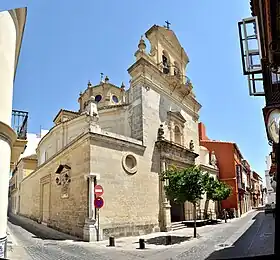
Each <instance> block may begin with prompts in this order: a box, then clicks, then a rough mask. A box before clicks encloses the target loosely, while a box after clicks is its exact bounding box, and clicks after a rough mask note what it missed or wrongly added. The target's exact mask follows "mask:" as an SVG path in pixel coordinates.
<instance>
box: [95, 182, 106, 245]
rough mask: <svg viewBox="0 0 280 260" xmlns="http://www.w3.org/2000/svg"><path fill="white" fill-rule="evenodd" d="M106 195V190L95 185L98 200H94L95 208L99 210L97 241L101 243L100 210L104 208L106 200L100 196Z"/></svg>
mask: <svg viewBox="0 0 280 260" xmlns="http://www.w3.org/2000/svg"><path fill="white" fill-rule="evenodd" d="M103 193H104V189H103V187H102V186H101V185H95V187H94V194H95V196H96V198H95V199H94V207H95V208H96V209H97V241H99V227H100V221H99V220H100V219H99V210H100V209H101V208H102V207H103V206H104V200H103V198H101V197H100V196H102V195H103Z"/></svg>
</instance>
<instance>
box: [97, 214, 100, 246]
mask: <svg viewBox="0 0 280 260" xmlns="http://www.w3.org/2000/svg"><path fill="white" fill-rule="evenodd" d="M99 216H100V215H99V209H97V241H99V235H100V233H99V230H100V219H99Z"/></svg>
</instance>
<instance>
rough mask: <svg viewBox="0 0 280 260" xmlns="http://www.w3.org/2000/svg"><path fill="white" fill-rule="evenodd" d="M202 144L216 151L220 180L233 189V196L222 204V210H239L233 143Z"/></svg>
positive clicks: (203, 142) (201, 142) (206, 142)
mask: <svg viewBox="0 0 280 260" xmlns="http://www.w3.org/2000/svg"><path fill="white" fill-rule="evenodd" d="M200 144H201V145H202V146H204V147H206V148H207V149H208V150H209V151H214V152H215V155H216V158H217V161H218V167H219V179H220V180H222V181H223V182H225V183H227V184H229V185H230V186H231V188H232V194H231V196H230V197H229V198H228V199H227V200H225V201H223V202H222V208H235V209H237V208H238V199H237V198H238V197H237V196H238V193H237V183H236V179H234V178H235V177H236V171H235V164H236V162H235V160H234V146H233V144H231V143H224V142H211V141H203V140H201V141H200Z"/></svg>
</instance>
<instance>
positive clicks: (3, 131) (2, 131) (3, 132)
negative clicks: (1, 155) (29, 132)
mask: <svg viewBox="0 0 280 260" xmlns="http://www.w3.org/2000/svg"><path fill="white" fill-rule="evenodd" d="M0 137H1V138H3V139H4V140H6V141H7V142H8V143H9V145H10V147H11V149H12V147H13V144H14V143H15V141H16V139H17V135H16V133H15V131H14V130H13V129H12V128H11V127H10V126H8V125H7V124H5V123H3V122H1V121H0Z"/></svg>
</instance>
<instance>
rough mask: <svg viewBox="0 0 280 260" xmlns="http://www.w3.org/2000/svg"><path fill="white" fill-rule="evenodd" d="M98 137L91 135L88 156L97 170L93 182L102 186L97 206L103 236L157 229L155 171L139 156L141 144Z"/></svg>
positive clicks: (141, 153) (140, 154)
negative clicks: (95, 178)
mask: <svg viewBox="0 0 280 260" xmlns="http://www.w3.org/2000/svg"><path fill="white" fill-rule="evenodd" d="M100 139H101V138H97V137H92V139H91V148H90V151H91V155H90V159H91V168H92V172H95V173H98V174H100V180H98V181H97V183H98V184H101V185H102V186H103V188H104V195H103V196H102V197H103V198H104V201H105V204H104V207H103V208H102V209H100V227H101V230H102V231H103V239H105V238H106V237H108V236H110V235H114V236H115V237H119V236H128V235H138V234H142V233H150V232H152V231H155V230H157V228H158V214H159V193H158V190H159V186H158V174H157V173H155V172H151V168H150V164H149V163H148V161H149V160H148V158H147V157H145V156H143V153H144V150H145V148H144V147H143V146H140V145H135V144H133V143H131V142H130V143H129V142H124V141H121V140H120V139H119V140H117V139H109V138H108V139H107V140H105V139H103V140H100ZM138 142H139V141H138ZM127 157H128V158H127ZM133 158H134V159H135V161H133Z"/></svg>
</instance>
